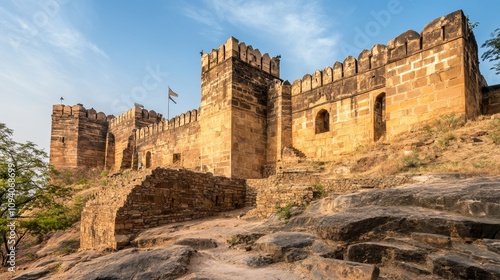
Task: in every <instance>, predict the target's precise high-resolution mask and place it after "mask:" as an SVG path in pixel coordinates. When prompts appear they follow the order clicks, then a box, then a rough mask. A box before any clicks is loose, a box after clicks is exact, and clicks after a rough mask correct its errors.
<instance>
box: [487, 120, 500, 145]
mask: <svg viewBox="0 0 500 280" xmlns="http://www.w3.org/2000/svg"><path fill="white" fill-rule="evenodd" d="M489 129H490V131H489V133H488V137H489V138H490V139H491V141H493V143H495V145H500V119H495V120H492V121H491V122H490V124H489Z"/></svg>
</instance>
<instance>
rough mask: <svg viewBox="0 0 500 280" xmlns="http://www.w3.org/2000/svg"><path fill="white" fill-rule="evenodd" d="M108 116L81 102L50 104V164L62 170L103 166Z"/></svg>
mask: <svg viewBox="0 0 500 280" xmlns="http://www.w3.org/2000/svg"><path fill="white" fill-rule="evenodd" d="M108 118H112V116H109V117H106V115H105V114H104V113H102V112H99V113H97V112H96V110H94V109H88V110H87V109H85V108H84V107H83V106H82V105H80V104H78V105H74V106H67V105H62V104H61V105H60V104H57V105H54V106H53V108H52V131H51V138H50V164H51V165H53V166H55V167H58V168H65V169H75V168H79V167H99V168H102V167H104V158H105V157H104V156H105V153H106V133H107V130H108Z"/></svg>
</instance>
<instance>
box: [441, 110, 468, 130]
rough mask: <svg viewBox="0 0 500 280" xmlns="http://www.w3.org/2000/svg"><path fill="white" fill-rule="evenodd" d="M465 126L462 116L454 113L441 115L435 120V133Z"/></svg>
mask: <svg viewBox="0 0 500 280" xmlns="http://www.w3.org/2000/svg"><path fill="white" fill-rule="evenodd" d="M464 124H465V121H464V118H463V116H462V115H457V114H454V113H451V114H446V115H442V116H441V117H440V118H439V119H438V120H436V130H437V131H450V130H453V129H457V128H459V127H462V126H463V125H464Z"/></svg>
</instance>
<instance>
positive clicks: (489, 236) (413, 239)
mask: <svg viewBox="0 0 500 280" xmlns="http://www.w3.org/2000/svg"><path fill="white" fill-rule="evenodd" d="M297 229H302V230H303V229H306V230H307V231H310V232H312V233H315V234H317V235H318V237H320V238H321V239H323V240H328V241H329V242H333V243H334V244H337V249H338V248H343V249H342V250H341V252H340V253H339V252H338V251H337V255H336V256H334V257H336V258H339V259H343V260H347V261H353V262H358V263H365V264H373V265H377V266H381V267H391V268H394V269H399V270H402V271H404V272H405V273H409V274H416V275H435V276H439V277H444V278H446V279H499V278H500V254H499V252H500V250H499V249H498V248H499V244H500V242H499V241H498V240H499V239H500V177H490V178H471V179H463V180H454V181H443V182H435V183H432V184H414V185H411V186H407V187H400V188H395V189H385V190H371V191H364V192H359V193H354V194H349V195H341V196H336V197H330V198H327V199H324V200H322V201H320V202H318V203H316V204H314V205H312V206H311V207H310V209H309V211H305V212H304V213H303V214H302V215H299V216H297V217H293V218H292V219H291V220H290V222H289V224H288V225H287V230H297Z"/></svg>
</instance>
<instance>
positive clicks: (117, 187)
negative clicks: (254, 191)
mask: <svg viewBox="0 0 500 280" xmlns="http://www.w3.org/2000/svg"><path fill="white" fill-rule="evenodd" d="M130 176H131V178H129V179H130V180H129V181H123V179H124V178H119V179H120V180H122V181H117V182H114V183H113V184H111V183H110V185H109V186H103V187H101V188H100V189H98V190H97V191H96V193H95V194H94V196H93V198H92V199H90V200H89V201H88V202H87V203H86V204H85V206H84V208H83V211H82V218H81V230H80V232H81V233H80V248H81V249H91V248H100V249H103V248H117V247H120V246H124V245H127V242H128V241H129V240H130V237H132V236H133V235H134V234H135V233H137V232H139V231H141V230H143V229H147V228H152V227H157V226H161V225H165V224H168V223H175V222H182V221H188V220H192V219H198V218H203V217H208V216H211V215H213V214H215V213H218V212H222V211H229V210H233V209H236V208H241V207H243V206H245V193H246V188H245V180H242V179H229V178H226V177H220V176H213V175H212V174H210V173H199V172H192V171H188V170H185V169H166V168H156V169H154V170H152V171H150V172H146V171H142V172H140V173H130ZM121 177H126V176H121Z"/></svg>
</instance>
